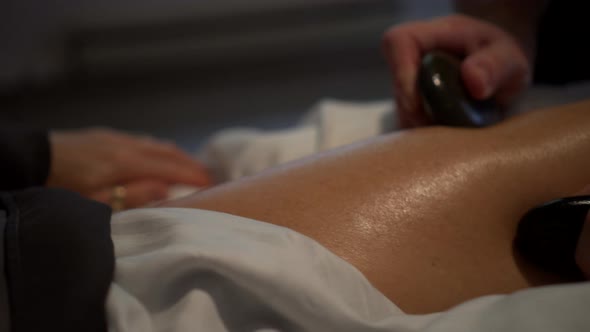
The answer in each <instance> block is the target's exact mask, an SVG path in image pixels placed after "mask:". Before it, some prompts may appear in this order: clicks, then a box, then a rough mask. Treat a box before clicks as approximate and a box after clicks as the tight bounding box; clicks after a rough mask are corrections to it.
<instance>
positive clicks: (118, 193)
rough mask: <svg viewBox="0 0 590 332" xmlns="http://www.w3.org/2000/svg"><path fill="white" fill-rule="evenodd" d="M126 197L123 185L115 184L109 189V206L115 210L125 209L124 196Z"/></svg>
mask: <svg viewBox="0 0 590 332" xmlns="http://www.w3.org/2000/svg"><path fill="white" fill-rule="evenodd" d="M126 197H127V189H125V187H123V186H115V187H114V188H113V190H112V191H111V208H112V209H113V211H115V212H119V211H122V210H124V209H125V198H126Z"/></svg>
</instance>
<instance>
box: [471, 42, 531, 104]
mask: <svg viewBox="0 0 590 332" xmlns="http://www.w3.org/2000/svg"><path fill="white" fill-rule="evenodd" d="M461 75H462V77H463V81H464V83H465V86H466V88H467V90H468V91H469V93H470V94H471V96H472V97H473V98H475V99H479V100H481V99H487V98H490V97H492V96H495V97H496V98H497V100H498V102H500V103H501V104H507V103H509V102H510V101H512V99H513V98H514V97H515V96H516V95H518V94H519V93H520V92H522V91H523V90H524V88H525V87H526V86H527V85H528V84H529V82H530V77H531V73H530V65H529V62H528V59H527V57H526V56H525V54H524V52H523V51H522V50H521V49H520V47H519V46H518V44H516V42H514V41H512V40H511V39H510V40H506V41H502V42H496V43H492V44H490V45H488V46H485V47H483V48H482V49H480V50H478V51H476V52H474V53H473V54H471V55H470V56H468V57H467V58H466V59H465V60H464V61H463V64H462V66H461Z"/></svg>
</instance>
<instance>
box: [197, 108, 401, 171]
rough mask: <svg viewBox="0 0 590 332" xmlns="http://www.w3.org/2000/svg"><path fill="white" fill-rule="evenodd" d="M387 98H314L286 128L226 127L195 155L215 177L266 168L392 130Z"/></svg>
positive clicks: (392, 118)
mask: <svg viewBox="0 0 590 332" xmlns="http://www.w3.org/2000/svg"><path fill="white" fill-rule="evenodd" d="M393 113H394V112H393V105H392V102H391V101H375V102H348V101H338V100H332V99H325V100H322V101H320V102H319V103H318V104H317V105H316V106H314V107H313V108H312V110H311V111H310V112H309V113H308V114H307V115H306V116H304V117H303V119H302V120H301V122H300V123H299V124H298V125H296V126H294V127H292V128H288V129H283V130H275V131H261V130H257V129H248V128H230V129H227V130H222V131H220V132H219V133H217V134H216V135H214V136H213V137H212V138H211V139H210V140H208V142H207V143H206V144H205V146H204V148H203V151H202V153H201V154H200V158H199V159H201V160H203V161H205V162H206V163H207V164H208V165H209V167H210V168H211V169H213V170H215V172H216V177H217V180H218V181H221V182H223V181H228V180H236V179H238V178H241V177H243V176H247V175H253V174H256V173H258V172H261V171H263V170H265V169H267V168H269V167H272V166H276V165H279V164H282V163H286V162H289V161H293V160H296V159H299V158H302V157H306V156H308V155H311V154H314V153H317V152H321V151H324V150H328V149H332V148H335V147H339V146H343V145H347V144H350V143H354V142H357V141H360V140H363V139H367V138H370V137H374V136H377V135H379V134H383V133H386V132H390V131H392V130H394V129H398V126H397V117H395V116H394V114H393Z"/></svg>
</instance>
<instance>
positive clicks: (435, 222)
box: [166, 102, 590, 313]
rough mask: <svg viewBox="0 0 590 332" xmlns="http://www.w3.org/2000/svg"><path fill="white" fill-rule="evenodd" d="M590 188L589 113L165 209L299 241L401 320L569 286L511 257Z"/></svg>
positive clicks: (392, 145)
mask: <svg viewBox="0 0 590 332" xmlns="http://www.w3.org/2000/svg"><path fill="white" fill-rule="evenodd" d="M589 183H590V102H582V103H577V104H571V105H566V106H561V107H558V108H554V109H549V110H541V111H537V112H533V113H530V114H525V115H522V116H520V117H517V118H514V119H511V120H508V121H506V122H505V123H503V124H500V125H498V126H496V127H492V128H488V129H454V128H441V127H431V128H424V129H418V130H413V131H407V132H403V133H399V134H395V135H388V136H383V137H379V138H376V139H373V140H369V141H366V142H362V143H359V144H357V145H354V146H351V147H346V148H344V149H339V150H336V151H331V152H328V153H325V154H322V155H319V156H314V157H311V158H308V159H305V160H303V161H300V162H296V163H292V164H289V165H286V166H284V167H279V168H277V169H274V170H271V171H268V172H264V173H263V174H261V175H258V176H254V177H250V178H247V179H244V180H240V181H237V182H233V183H229V184H227V185H223V186H219V187H217V188H213V189H210V190H207V191H204V192H201V193H199V194H197V195H194V196H192V197H189V198H187V199H183V200H180V201H176V202H170V203H167V204H166V205H169V206H183V207H193V208H200V209H207V210H214V211H221V212H226V213H230V214H234V215H238V216H244V217H249V218H254V219H257V220H261V221H266V222H270V223H273V224H277V225H282V226H286V227H288V228H291V229H293V230H295V231H298V232H300V233H303V234H305V235H307V236H309V237H311V238H313V239H315V240H316V241H318V242H319V243H321V244H323V245H324V246H326V247H327V248H329V249H330V250H332V251H333V252H334V253H335V254H337V255H338V256H340V257H342V258H344V259H345V260H347V261H348V262H350V263H351V264H352V265H354V266H355V267H357V268H358V269H359V270H360V271H361V272H363V274H364V275H365V276H366V277H367V278H368V279H369V280H370V281H371V282H372V283H373V285H374V286H375V287H376V288H377V289H379V290H380V291H381V292H382V293H384V294H385V295H386V296H387V297H388V298H390V299H391V300H392V301H393V302H395V303H396V304H398V305H399V306H400V307H401V308H402V309H403V310H405V311H406V312H409V313H429V312H435V311H439V310H443V309H447V308H449V307H450V306H453V305H456V304H459V303H461V302H463V301H465V300H468V299H471V298H474V297H477V296H481V295H484V294H491V293H507V292H512V291H515V290H519V289H523V288H527V287H530V286H536V285H542V284H548V283H555V282H563V281H564V280H563V279H561V278H559V277H558V276H552V275H547V274H544V273H542V272H540V271H538V270H537V269H535V268H533V267H531V266H529V265H528V264H527V263H526V262H524V261H523V260H522V259H520V258H519V257H518V255H516V254H515V252H514V251H513V238H514V235H515V230H516V226H517V223H518V221H519V219H520V218H521V216H522V215H523V214H524V213H525V212H526V211H527V210H529V209H530V208H532V207H533V206H535V205H537V204H540V203H543V202H546V201H548V200H550V199H554V198H558V197H563V196H568V195H572V194H574V193H576V192H577V191H579V190H580V189H581V188H583V187H585V186H586V185H587V184H589Z"/></svg>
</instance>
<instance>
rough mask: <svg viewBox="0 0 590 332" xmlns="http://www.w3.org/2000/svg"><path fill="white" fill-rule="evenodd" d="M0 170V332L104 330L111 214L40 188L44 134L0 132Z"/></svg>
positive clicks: (46, 153)
mask: <svg viewBox="0 0 590 332" xmlns="http://www.w3.org/2000/svg"><path fill="white" fill-rule="evenodd" d="M0 165H2V166H0V332H4V331H11V332H28V331H60V332H61V331H63V332H65V331H72V332H73V331H76V332H78V331H91V332H94V331H97V332H98V331H106V330H107V322H106V313H105V307H104V306H105V300H106V296H107V293H108V290H109V287H110V283H111V281H112V277H113V272H114V250H113V244H112V241H111V237H110V218H111V209H110V208H109V207H108V206H106V205H104V204H100V203H97V202H94V201H90V200H87V199H85V198H83V197H82V196H79V195H78V194H75V193H72V192H68V191H66V190H59V189H48V188H42V187H39V186H42V185H43V184H44V183H45V181H46V178H47V175H48V172H49V165H50V148H49V142H48V137H47V133H46V132H44V131H39V130H29V129H27V130H23V129H15V128H14V127H10V128H1V127H0ZM35 186H37V187H35ZM28 187H34V188H28ZM26 188H28V189H26Z"/></svg>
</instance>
